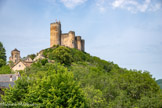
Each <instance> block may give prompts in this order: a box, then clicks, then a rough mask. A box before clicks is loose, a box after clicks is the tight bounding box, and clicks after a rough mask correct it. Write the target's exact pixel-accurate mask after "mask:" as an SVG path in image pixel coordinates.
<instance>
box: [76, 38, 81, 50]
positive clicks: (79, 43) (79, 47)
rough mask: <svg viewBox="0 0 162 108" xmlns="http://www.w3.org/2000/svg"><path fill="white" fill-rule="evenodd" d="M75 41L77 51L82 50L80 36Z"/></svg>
mask: <svg viewBox="0 0 162 108" xmlns="http://www.w3.org/2000/svg"><path fill="white" fill-rule="evenodd" d="M76 41H77V49H78V50H82V42H81V36H77V37H76Z"/></svg>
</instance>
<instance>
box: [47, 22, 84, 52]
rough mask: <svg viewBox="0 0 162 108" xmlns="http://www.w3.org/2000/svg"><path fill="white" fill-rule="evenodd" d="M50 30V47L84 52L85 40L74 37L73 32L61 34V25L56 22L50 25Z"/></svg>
mask: <svg viewBox="0 0 162 108" xmlns="http://www.w3.org/2000/svg"><path fill="white" fill-rule="evenodd" d="M50 30H51V31H50V47H53V45H62V46H67V47H70V48H76V49H78V50H81V51H84V45H85V40H82V39H81V36H75V31H69V32H68V33H62V31H61V23H60V22H57V21H56V22H54V23H51V24H50Z"/></svg>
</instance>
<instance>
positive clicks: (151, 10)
mask: <svg viewBox="0 0 162 108" xmlns="http://www.w3.org/2000/svg"><path fill="white" fill-rule="evenodd" d="M56 19H58V20H60V21H61V24H62V32H63V33H66V32H68V31H70V30H73V31H75V33H76V35H81V36H82V38H84V39H85V50H86V52H88V53H90V54H91V55H93V56H98V57H100V58H102V59H105V60H107V61H113V62H114V63H116V64H118V65H119V66H120V67H123V68H127V69H137V70H142V71H144V70H147V71H149V72H150V73H151V74H152V75H153V77H155V78H156V79H160V78H162V0H0V41H1V42H2V43H3V44H4V47H5V48H6V52H7V57H9V56H10V52H11V50H13V49H14V48H17V49H18V50H20V51H21V57H24V56H26V55H28V54H32V53H37V52H39V51H40V50H41V49H45V48H48V47H49V46H50V23H52V22H55V20H56Z"/></svg>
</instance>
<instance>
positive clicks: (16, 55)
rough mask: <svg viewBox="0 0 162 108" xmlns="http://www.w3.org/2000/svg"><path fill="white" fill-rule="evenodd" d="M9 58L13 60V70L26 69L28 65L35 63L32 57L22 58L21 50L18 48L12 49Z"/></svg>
mask: <svg viewBox="0 0 162 108" xmlns="http://www.w3.org/2000/svg"><path fill="white" fill-rule="evenodd" d="M9 60H10V61H12V62H13V66H11V69H12V70H13V71H19V70H24V69H25V68H26V67H29V66H30V65H31V64H32V63H33V60H32V59H31V58H30V57H25V58H22V59H21V57H20V51H19V50H17V49H16V48H15V49H14V50H12V51H11V57H9Z"/></svg>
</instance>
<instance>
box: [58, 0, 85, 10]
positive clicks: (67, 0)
mask: <svg viewBox="0 0 162 108" xmlns="http://www.w3.org/2000/svg"><path fill="white" fill-rule="evenodd" d="M60 1H61V2H62V3H63V4H64V5H65V6H66V7H67V8H70V9H73V8H75V7H76V6H78V5H80V4H83V3H84V2H86V1H87V0H60Z"/></svg>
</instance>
